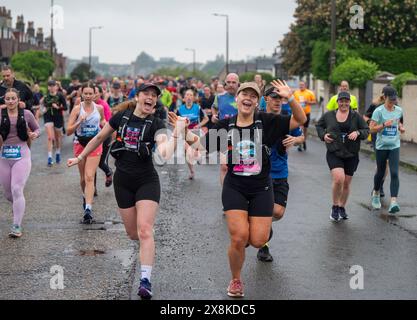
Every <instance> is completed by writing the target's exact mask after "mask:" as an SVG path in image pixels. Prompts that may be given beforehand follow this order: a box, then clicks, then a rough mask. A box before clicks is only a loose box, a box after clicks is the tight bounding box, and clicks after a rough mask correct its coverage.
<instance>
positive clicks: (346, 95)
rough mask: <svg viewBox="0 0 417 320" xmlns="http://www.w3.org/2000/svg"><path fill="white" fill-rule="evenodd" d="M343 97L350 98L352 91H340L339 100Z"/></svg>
mask: <svg viewBox="0 0 417 320" xmlns="http://www.w3.org/2000/svg"><path fill="white" fill-rule="evenodd" d="M342 99H346V100H350V93H349V92H346V91H343V92H340V93H339V95H338V96H337V101H339V100H342Z"/></svg>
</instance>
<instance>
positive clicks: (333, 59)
mask: <svg viewBox="0 0 417 320" xmlns="http://www.w3.org/2000/svg"><path fill="white" fill-rule="evenodd" d="M331 16H332V35H331V42H332V44H331V46H332V48H331V51H330V75H331V74H332V72H333V70H334V69H335V66H336V0H332V8H331ZM329 80H330V79H329ZM330 94H336V88H335V86H334V85H332V84H330Z"/></svg>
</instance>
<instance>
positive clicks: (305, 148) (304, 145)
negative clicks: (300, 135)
mask: <svg viewBox="0 0 417 320" xmlns="http://www.w3.org/2000/svg"><path fill="white" fill-rule="evenodd" d="M303 149H304V151H307V143H306V142H304V143H303Z"/></svg>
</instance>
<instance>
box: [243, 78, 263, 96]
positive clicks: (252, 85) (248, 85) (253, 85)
mask: <svg viewBox="0 0 417 320" xmlns="http://www.w3.org/2000/svg"><path fill="white" fill-rule="evenodd" d="M246 89H252V90H254V91H255V92H256V94H257V95H258V98H261V90H259V86H258V85H257V84H256V83H255V82H245V83H242V84H241V85H240V87H239V89H238V90H237V94H239V93H241V92H242V91H243V90H246Z"/></svg>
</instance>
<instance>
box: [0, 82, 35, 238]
mask: <svg viewBox="0 0 417 320" xmlns="http://www.w3.org/2000/svg"><path fill="white" fill-rule="evenodd" d="M4 101H5V102H6V105H5V106H1V108H0V109H1V122H0V150H1V157H0V184H1V185H2V186H3V188H4V194H5V196H6V199H7V200H8V201H10V202H11V203H12V205H13V225H12V228H11V230H10V233H9V236H10V237H11V238H20V237H21V236H22V221H23V217H24V215H25V209H26V200H25V197H24V194H23V190H24V188H25V185H26V182H27V179H28V178H29V175H30V170H31V167H32V160H31V152H30V149H29V147H28V144H27V142H28V141H29V140H35V139H37V138H38V137H39V132H40V131H39V124H38V123H37V122H36V119H35V117H34V116H33V114H32V113H31V112H30V111H28V110H23V109H21V108H19V102H20V101H19V92H18V91H17V90H16V89H13V88H11V89H7V90H6V93H5V97H4ZM28 128H29V129H30V130H31V132H28Z"/></svg>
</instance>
